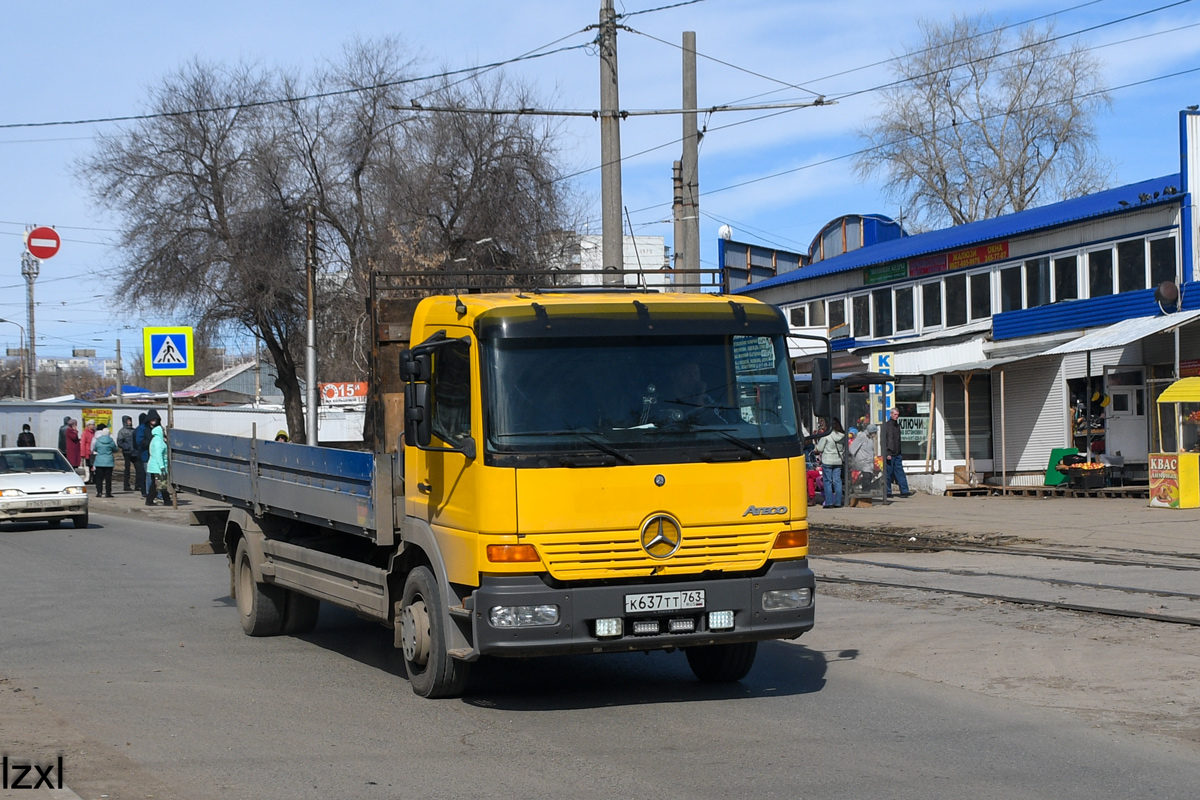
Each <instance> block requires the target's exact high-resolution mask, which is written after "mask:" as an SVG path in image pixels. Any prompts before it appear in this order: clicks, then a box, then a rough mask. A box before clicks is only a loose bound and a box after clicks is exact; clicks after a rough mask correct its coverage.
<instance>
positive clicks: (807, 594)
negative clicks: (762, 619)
mask: <svg viewBox="0 0 1200 800" xmlns="http://www.w3.org/2000/svg"><path fill="white" fill-rule="evenodd" d="M811 602H812V589H808V588H805V589H779V590H777V591H771V592H763V595H762V607H763V611H786V610H787V609H790V608H808V605H809V604H810V603H811Z"/></svg>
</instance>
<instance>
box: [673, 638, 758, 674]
mask: <svg viewBox="0 0 1200 800" xmlns="http://www.w3.org/2000/svg"><path fill="white" fill-rule="evenodd" d="M684 653H686V654H687V660H688V666H689V667H691V668H692V673H693V674H695V676H696V677H697V678H699V679H700V680H701V681H703V682H704V683H733V682H735V681H740V680H741V679H742V678H744V677H746V675H747V674H748V673H749V672H750V668H751V667H752V666H754V656H755V655H757V653H758V642H738V643H737V644H710V645H705V646H703V647H689V648H687V649H686V650H684Z"/></svg>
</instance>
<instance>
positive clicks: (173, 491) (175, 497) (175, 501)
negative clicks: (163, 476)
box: [167, 375, 179, 508]
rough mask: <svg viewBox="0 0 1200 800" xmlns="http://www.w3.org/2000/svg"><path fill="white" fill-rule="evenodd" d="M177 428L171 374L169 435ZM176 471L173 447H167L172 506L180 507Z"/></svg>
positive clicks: (168, 478)
mask: <svg viewBox="0 0 1200 800" xmlns="http://www.w3.org/2000/svg"><path fill="white" fill-rule="evenodd" d="M173 430H175V392H174V390H173V388H172V386H171V376H170V375H168V376H167V436H168V437H170V435H171V431H173ZM174 475H175V473H174V472H172V471H171V448H170V446H168V447H167V483H168V485H169V486H170V487H171V508H179V492H178V491H177V490H176V488H175V481H174V480H172V478H173V477H174Z"/></svg>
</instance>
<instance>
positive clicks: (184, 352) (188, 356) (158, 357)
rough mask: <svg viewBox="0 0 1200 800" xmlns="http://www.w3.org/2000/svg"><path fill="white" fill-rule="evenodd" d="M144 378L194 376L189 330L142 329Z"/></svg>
mask: <svg viewBox="0 0 1200 800" xmlns="http://www.w3.org/2000/svg"><path fill="white" fill-rule="evenodd" d="M142 342H143V345H144V347H143V351H142V352H143V353H144V354H145V359H146V376H147V377H149V376H152V375H195V374H196V359H195V355H194V352H193V349H192V329H191V328H142Z"/></svg>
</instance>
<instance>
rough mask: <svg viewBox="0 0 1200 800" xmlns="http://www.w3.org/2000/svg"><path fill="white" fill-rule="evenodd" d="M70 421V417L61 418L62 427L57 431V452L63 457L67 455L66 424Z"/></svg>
mask: <svg viewBox="0 0 1200 800" xmlns="http://www.w3.org/2000/svg"><path fill="white" fill-rule="evenodd" d="M70 421H71V417H70V416H69V415H68V416H65V417H63V424H62V427H61V428H59V429H58V452H60V453H62V454H63V455H64V456H65V455H66V454H67V423H69V422H70Z"/></svg>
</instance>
